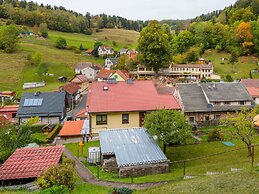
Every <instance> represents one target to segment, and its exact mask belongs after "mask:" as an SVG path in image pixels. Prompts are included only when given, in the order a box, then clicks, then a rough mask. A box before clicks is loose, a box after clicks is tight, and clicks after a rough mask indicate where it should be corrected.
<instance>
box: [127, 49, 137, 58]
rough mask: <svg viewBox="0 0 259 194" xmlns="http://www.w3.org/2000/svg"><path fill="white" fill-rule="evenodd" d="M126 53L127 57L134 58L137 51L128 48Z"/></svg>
mask: <svg viewBox="0 0 259 194" xmlns="http://www.w3.org/2000/svg"><path fill="white" fill-rule="evenodd" d="M127 55H128V58H129V59H136V58H137V55H138V51H136V50H128V51H127Z"/></svg>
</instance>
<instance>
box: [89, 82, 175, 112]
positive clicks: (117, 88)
mask: <svg viewBox="0 0 259 194" xmlns="http://www.w3.org/2000/svg"><path fill="white" fill-rule="evenodd" d="M104 86H108V87H109V90H108V91H104V90H103V87H104ZM87 106H88V112H89V113H96V112H122V111H148V110H157V109H162V108H166V109H180V106H179V104H178V102H177V101H176V99H175V98H174V96H173V95H172V94H167V95H159V94H158V92H157V91H156V88H155V86H154V84H153V82H152V81H150V80H146V81H134V82H133V84H127V82H118V83H116V84H108V83H106V82H93V83H92V84H91V85H90V89H89V94H88V101H87Z"/></svg>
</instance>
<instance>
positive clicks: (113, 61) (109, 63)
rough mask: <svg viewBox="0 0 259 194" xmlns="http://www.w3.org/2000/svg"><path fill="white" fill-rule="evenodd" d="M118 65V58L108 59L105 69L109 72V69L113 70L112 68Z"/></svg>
mask: <svg viewBox="0 0 259 194" xmlns="http://www.w3.org/2000/svg"><path fill="white" fill-rule="evenodd" d="M117 63H118V58H116V57H114V58H106V59H105V65H104V68H105V69H108V70H109V69H111V67H112V66H115V65H117Z"/></svg>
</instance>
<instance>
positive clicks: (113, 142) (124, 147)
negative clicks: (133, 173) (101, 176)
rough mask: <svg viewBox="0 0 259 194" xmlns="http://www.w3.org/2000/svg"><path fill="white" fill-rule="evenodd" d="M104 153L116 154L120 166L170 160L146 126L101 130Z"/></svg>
mask: <svg viewBox="0 0 259 194" xmlns="http://www.w3.org/2000/svg"><path fill="white" fill-rule="evenodd" d="M99 138H100V144H101V151H102V154H104V155H106V154H115V157H116V161H117V164H118V166H119V167H123V166H135V165H141V164H151V163H159V162H166V161H168V160H167V158H166V156H165V154H164V153H163V152H162V150H161V149H160V148H159V146H158V145H157V144H156V142H155V141H154V139H153V138H152V137H151V136H150V135H149V134H148V133H147V131H146V129H145V128H131V129H116V130H106V131H100V132H99Z"/></svg>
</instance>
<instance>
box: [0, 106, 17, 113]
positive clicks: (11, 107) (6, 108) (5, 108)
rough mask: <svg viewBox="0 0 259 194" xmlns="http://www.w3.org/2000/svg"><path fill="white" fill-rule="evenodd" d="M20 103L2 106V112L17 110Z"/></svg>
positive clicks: (0, 110)
mask: <svg viewBox="0 0 259 194" xmlns="http://www.w3.org/2000/svg"><path fill="white" fill-rule="evenodd" d="M18 109H19V105H8V106H3V107H0V112H17V111H18Z"/></svg>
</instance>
